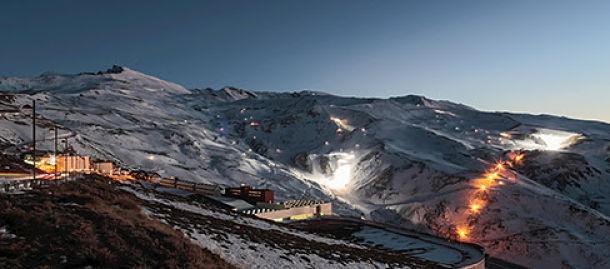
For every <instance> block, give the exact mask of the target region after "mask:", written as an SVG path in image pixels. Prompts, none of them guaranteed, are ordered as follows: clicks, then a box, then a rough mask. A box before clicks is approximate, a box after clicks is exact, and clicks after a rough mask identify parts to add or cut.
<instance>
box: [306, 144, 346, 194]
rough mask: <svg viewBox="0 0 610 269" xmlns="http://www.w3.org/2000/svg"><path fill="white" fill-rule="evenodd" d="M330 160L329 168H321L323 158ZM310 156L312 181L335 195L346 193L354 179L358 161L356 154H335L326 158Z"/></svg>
mask: <svg viewBox="0 0 610 269" xmlns="http://www.w3.org/2000/svg"><path fill="white" fill-rule="evenodd" d="M323 157H324V158H327V159H328V163H327V165H328V167H326V166H325V167H321V164H320V160H321V158H323ZM323 157H322V156H319V155H310V156H309V162H310V164H311V166H312V173H311V175H310V176H309V178H310V179H312V180H313V181H315V182H317V183H319V184H320V185H322V186H324V187H325V188H327V189H328V190H329V191H332V192H334V193H342V192H345V191H346V190H347V189H348V187H349V184H350V183H351V182H352V179H353V177H354V169H355V168H356V164H357V159H356V153H354V152H349V153H348V152H333V153H329V154H327V155H324V156H323Z"/></svg>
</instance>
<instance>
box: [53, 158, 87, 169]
mask: <svg viewBox="0 0 610 269" xmlns="http://www.w3.org/2000/svg"><path fill="white" fill-rule="evenodd" d="M56 161H57V166H58V168H57V169H58V170H59V171H58V172H68V173H69V172H91V159H90V158H89V156H78V155H60V156H58V157H57V160H56Z"/></svg>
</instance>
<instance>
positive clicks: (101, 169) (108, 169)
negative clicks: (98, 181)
mask: <svg viewBox="0 0 610 269" xmlns="http://www.w3.org/2000/svg"><path fill="white" fill-rule="evenodd" d="M93 170H94V171H95V172H97V173H100V174H103V175H112V174H113V173H114V164H113V163H111V162H94V163H93Z"/></svg>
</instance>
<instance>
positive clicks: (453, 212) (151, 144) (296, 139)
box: [0, 66, 610, 268]
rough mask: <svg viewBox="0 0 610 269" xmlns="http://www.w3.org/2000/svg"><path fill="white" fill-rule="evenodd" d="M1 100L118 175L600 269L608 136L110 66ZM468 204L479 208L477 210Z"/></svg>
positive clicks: (15, 81) (420, 105)
mask: <svg viewBox="0 0 610 269" xmlns="http://www.w3.org/2000/svg"><path fill="white" fill-rule="evenodd" d="M0 91H3V92H9V93H12V94H16V98H15V99H14V100H8V99H7V100H5V99H2V100H4V101H0V102H1V105H3V106H7V107H14V108H19V107H21V106H23V105H25V104H29V103H30V102H31V100H34V99H35V100H37V106H38V107H37V109H38V112H39V113H40V115H41V117H43V118H44V119H47V120H48V121H50V122H53V123H55V124H57V125H59V126H60V127H61V130H60V132H61V133H62V134H64V135H65V136H66V137H69V143H70V145H71V146H73V147H74V148H75V149H76V150H77V151H78V152H80V153H83V154H91V155H94V156H96V157H98V158H102V159H108V160H113V161H115V162H118V163H120V164H122V165H124V166H126V167H132V168H141V169H146V170H150V171H156V172H158V173H160V174H161V175H165V176H177V177H179V178H181V179H184V180H192V181H200V182H212V183H219V184H224V185H237V184H239V183H247V184H251V185H254V186H258V187H267V188H272V189H274V190H276V193H277V195H279V196H280V197H279V198H280V199H286V198H315V199H333V200H334V201H336V208H338V212H339V213H341V214H350V215H358V214H362V215H364V217H366V218H369V219H373V220H376V221H380V222H385V223H391V224H395V225H402V226H405V227H411V228H416V229H419V230H421V231H425V232H431V233H434V234H437V235H441V236H445V237H456V236H457V235H456V232H455V231H456V229H457V227H458V226H459V225H463V224H467V225H468V227H470V228H469V229H470V230H469V231H468V237H467V238H463V239H462V240H466V241H471V242H475V243H478V244H481V245H482V246H484V247H485V248H486V250H487V252H488V253H489V254H491V255H492V256H497V257H500V258H504V259H506V260H509V261H512V262H515V263H517V264H521V265H525V266H528V267H533V268H561V267H565V268H604V267H609V266H610V217H609V216H610V125H609V124H605V123H601V122H593V121H581V120H573V119H568V118H562V117H555V116H547V115H541V116H535V115H525V114H510V113H490V112H482V111H478V110H476V109H474V108H471V107H468V106H465V105H461V104H455V103H451V102H448V101H436V100H430V99H428V98H425V97H422V96H414V95H408V96H403V97H396V98H390V99H373V98H369V99H363V98H346V97H340V96H334V95H330V94H324V93H319V92H310V91H303V92H293V93H276V92H252V91H248V90H243V89H238V88H233V87H225V88H223V89H220V90H213V89H203V90H200V89H195V90H187V89H185V88H183V87H181V86H179V85H177V84H174V83H171V82H166V81H163V80H160V79H157V78H154V77H151V76H148V75H145V74H142V73H139V72H136V71H133V70H130V69H128V68H124V67H118V66H115V67H113V68H111V69H109V70H107V71H105V72H98V73H81V74H77V75H58V74H44V75H41V76H39V77H34V78H0ZM40 122H41V124H43V125H41V126H39V128H41V129H44V128H49V126H50V125H49V124H48V122H47V124H45V121H44V120H41V121H40ZM28 124H29V121H27V119H25V118H24V116H23V115H14V114H10V115H9V114H3V118H2V119H1V120H0V134H1V136H0V144H4V145H6V146H8V145H9V144H20V143H23V142H27V141H30V140H31V138H30V136H29V132H28V130H29V128H31V126H28ZM39 133H40V137H38V138H37V139H41V140H43V141H44V139H45V138H46V139H48V138H50V137H51V136H52V134H51V133H49V132H44V131H43V130H41V131H40V132H39ZM43 136H45V137H43ZM46 146H47V147H51V144H50V142H48V141H47V145H46ZM515 150H524V154H525V160H524V161H523V163H522V165H519V166H515V168H514V169H509V170H507V171H506V172H503V173H502V174H501V175H500V177H501V182H502V184H503V185H502V186H493V188H491V189H490V190H488V191H485V192H484V193H480V192H478V186H476V184H474V183H473V182H476V179H477V178H480V177H481V175H482V174H483V173H484V172H485V171H486V170H487V169H488V168H489V167H490V166H493V165H494V164H495V163H496V162H497V161H498V160H499V159H500V158H506V156H508V154H509V153H510V152H511V151H515ZM473 199H476V200H483V201H484V202H485V206H484V207H483V208H482V209H481V210H480V212H477V214H470V213H468V212H469V211H472V209H471V208H469V205H470V204H471V203H472V200H473Z"/></svg>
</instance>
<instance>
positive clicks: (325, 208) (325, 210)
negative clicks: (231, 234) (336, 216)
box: [243, 200, 332, 222]
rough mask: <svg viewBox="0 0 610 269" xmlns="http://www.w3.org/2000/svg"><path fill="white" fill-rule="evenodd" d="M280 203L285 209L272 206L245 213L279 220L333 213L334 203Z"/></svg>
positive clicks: (301, 201)
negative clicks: (271, 207) (276, 208)
mask: <svg viewBox="0 0 610 269" xmlns="http://www.w3.org/2000/svg"><path fill="white" fill-rule="evenodd" d="M280 205H283V206H284V209H279V210H274V209H270V208H257V209H256V210H254V211H253V212H248V211H246V212H243V213H246V214H254V215H255V216H257V217H259V218H262V219H268V220H273V221H277V222H285V221H293V220H302V219H309V218H316V217H322V216H328V215H332V204H331V203H325V202H323V201H311V200H291V201H286V202H284V203H282V204H280Z"/></svg>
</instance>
